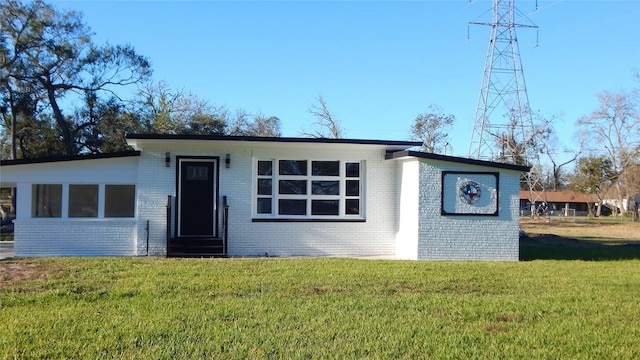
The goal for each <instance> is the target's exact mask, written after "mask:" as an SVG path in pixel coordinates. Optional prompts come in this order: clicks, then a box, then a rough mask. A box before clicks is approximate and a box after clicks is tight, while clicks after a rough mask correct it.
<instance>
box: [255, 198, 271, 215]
mask: <svg viewBox="0 0 640 360" xmlns="http://www.w3.org/2000/svg"><path fill="white" fill-rule="evenodd" d="M258 214H271V198H258Z"/></svg>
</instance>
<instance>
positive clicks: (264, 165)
mask: <svg viewBox="0 0 640 360" xmlns="http://www.w3.org/2000/svg"><path fill="white" fill-rule="evenodd" d="M258 175H263V176H271V175H273V162H271V161H265V160H261V161H258Z"/></svg>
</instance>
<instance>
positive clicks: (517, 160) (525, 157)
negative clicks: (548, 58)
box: [468, 0, 546, 216]
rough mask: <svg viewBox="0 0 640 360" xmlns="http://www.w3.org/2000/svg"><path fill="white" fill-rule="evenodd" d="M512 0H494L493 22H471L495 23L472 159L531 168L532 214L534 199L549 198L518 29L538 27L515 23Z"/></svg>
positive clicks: (528, 183) (525, 176) (528, 181)
mask: <svg viewBox="0 0 640 360" xmlns="http://www.w3.org/2000/svg"><path fill="white" fill-rule="evenodd" d="M516 12H518V11H517V9H516V8H515V6H514V0H493V1H492V21H491V22H469V24H473V25H484V26H490V27H491V38H490V39H489V47H488V49H487V56H486V59H485V64H484V73H483V76H482V85H481V87H480V95H479V97H478V103H477V107H476V113H475V119H474V124H473V131H472V134H471V142H470V145H469V154H468V156H469V157H470V158H474V159H481V160H490V161H500V162H507V163H513V164H519V165H527V166H530V167H531V171H529V172H528V173H526V174H523V182H526V189H527V190H529V195H530V198H529V200H530V203H531V215H532V216H534V215H535V207H536V203H538V202H540V203H541V202H543V201H546V194H545V193H544V190H543V187H542V181H541V179H540V157H539V155H538V152H537V151H536V149H535V146H532V145H535V144H536V143H537V139H536V136H537V135H539V134H536V130H535V127H534V124H533V119H532V117H531V108H530V107H529V98H528V95H527V87H526V84H525V81H524V71H523V69H522V62H521V59H520V50H519V47H518V38H517V36H516V28H535V29H537V28H538V27H537V26H536V25H535V24H533V23H532V22H530V21H528V19H527V18H526V16H524V15H522V14H520V13H519V12H518V15H519V16H520V15H521V16H522V18H523V19H525V20H527V21H528V22H529V24H517V23H516V22H515V19H514V18H515V14H516Z"/></svg>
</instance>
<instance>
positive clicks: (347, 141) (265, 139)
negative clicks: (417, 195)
mask: <svg viewBox="0 0 640 360" xmlns="http://www.w3.org/2000/svg"><path fill="white" fill-rule="evenodd" d="M127 139H132V140H133V139H140V140H218V141H256V142H282V143H319V144H360V145H391V146H406V147H413V146H421V145H422V143H421V142H419V141H418V142H416V141H396V140H365V139H331V138H298V137H266V136H231V135H170V134H127Z"/></svg>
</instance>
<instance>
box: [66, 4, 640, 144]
mask: <svg viewBox="0 0 640 360" xmlns="http://www.w3.org/2000/svg"><path fill="white" fill-rule="evenodd" d="M54 5H55V6H57V7H58V8H59V9H74V10H79V11H81V12H82V13H83V14H84V19H85V21H86V23H87V24H88V25H89V26H90V27H91V28H92V30H93V31H94V32H95V33H96V36H95V38H94V40H95V41H96V42H98V43H103V42H105V41H108V42H110V43H112V44H125V43H128V44H131V45H132V46H133V47H134V48H135V49H136V51H137V52H139V53H140V54H142V55H145V56H147V57H148V58H149V59H150V60H151V63H152V67H153V70H154V79H155V80H156V81H166V82H167V83H168V84H169V86H170V87H171V88H173V89H182V90H184V91H187V92H192V93H193V94H195V95H197V96H198V97H200V98H202V99H205V100H208V101H209V102H210V103H212V104H215V105H224V106H226V107H227V108H229V109H230V110H234V109H237V108H242V109H245V110H247V111H249V112H253V113H257V112H261V113H262V114H264V115H267V116H277V117H279V118H280V119H281V121H282V126H283V135H284V136H298V135H299V133H300V130H301V128H302V127H303V126H304V127H305V128H306V129H311V124H312V122H313V120H314V119H313V117H312V116H311V115H310V114H309V113H308V108H309V106H310V105H312V104H314V103H315V99H316V98H317V96H318V95H321V96H322V97H323V98H324V100H325V101H326V103H327V105H328V108H329V111H330V112H331V113H332V115H333V116H334V117H335V118H336V119H338V120H339V121H340V122H341V124H342V126H343V127H344V129H345V133H346V137H348V138H360V139H363V138H364V139H387V140H404V139H408V136H409V129H410V126H411V124H412V122H413V119H415V117H416V116H417V115H418V114H420V113H423V112H426V111H427V108H428V106H429V105H430V104H434V105H437V106H440V107H441V108H442V109H443V111H444V112H445V113H449V114H454V115H455V116H456V119H457V120H456V124H455V127H454V129H453V130H452V131H451V133H450V134H449V136H450V142H451V144H452V148H453V154H454V155H457V156H466V155H467V151H468V148H469V142H470V139H471V130H472V127H473V118H474V113H475V108H476V103H477V99H478V92H479V88H480V85H481V84H480V83H481V79H482V73H483V68H484V60H485V56H486V50H487V45H488V40H489V28H488V27H485V26H477V25H476V26H471V27H469V26H468V22H469V21H490V20H491V17H490V9H491V1H488V0H486V1H472V2H471V3H470V2H469V1H464V0H460V1H407V2H399V1H393V2H386V1H372V2H370V1H348V2H347V1H282V2H275V1H256V2H247V1H234V2H223V1H55V2H54ZM537 5H538V8H537V10H536V2H534V1H516V7H517V8H518V9H519V10H520V12H522V13H523V14H526V15H527V17H528V19H529V20H530V21H532V22H533V23H535V24H536V25H537V26H538V27H539V32H538V34H539V35H538V34H537V33H536V30H529V29H518V40H519V44H520V53H521V57H522V63H523V67H524V74H525V79H526V83H527V90H528V94H529V101H530V105H531V108H532V109H533V110H535V111H540V112H542V113H544V114H558V115H561V117H560V119H561V121H559V122H558V123H556V130H557V132H558V135H559V136H560V139H561V141H562V147H563V148H569V149H570V148H573V147H575V144H574V140H573V138H574V135H575V126H574V124H575V122H576V120H577V119H578V118H579V117H580V116H583V115H586V114H588V113H590V112H591V111H592V110H593V109H594V108H595V107H596V106H597V98H596V94H597V93H598V92H600V91H603V90H620V89H627V90H630V89H631V88H633V87H640V82H638V81H637V80H636V79H635V78H634V76H633V74H634V73H635V72H637V71H640V1H569V0H564V1H538V2H537ZM468 34H469V38H468ZM537 36H538V41H536V37H537ZM536 45H538V46H536ZM449 151H450V150H449Z"/></svg>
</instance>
